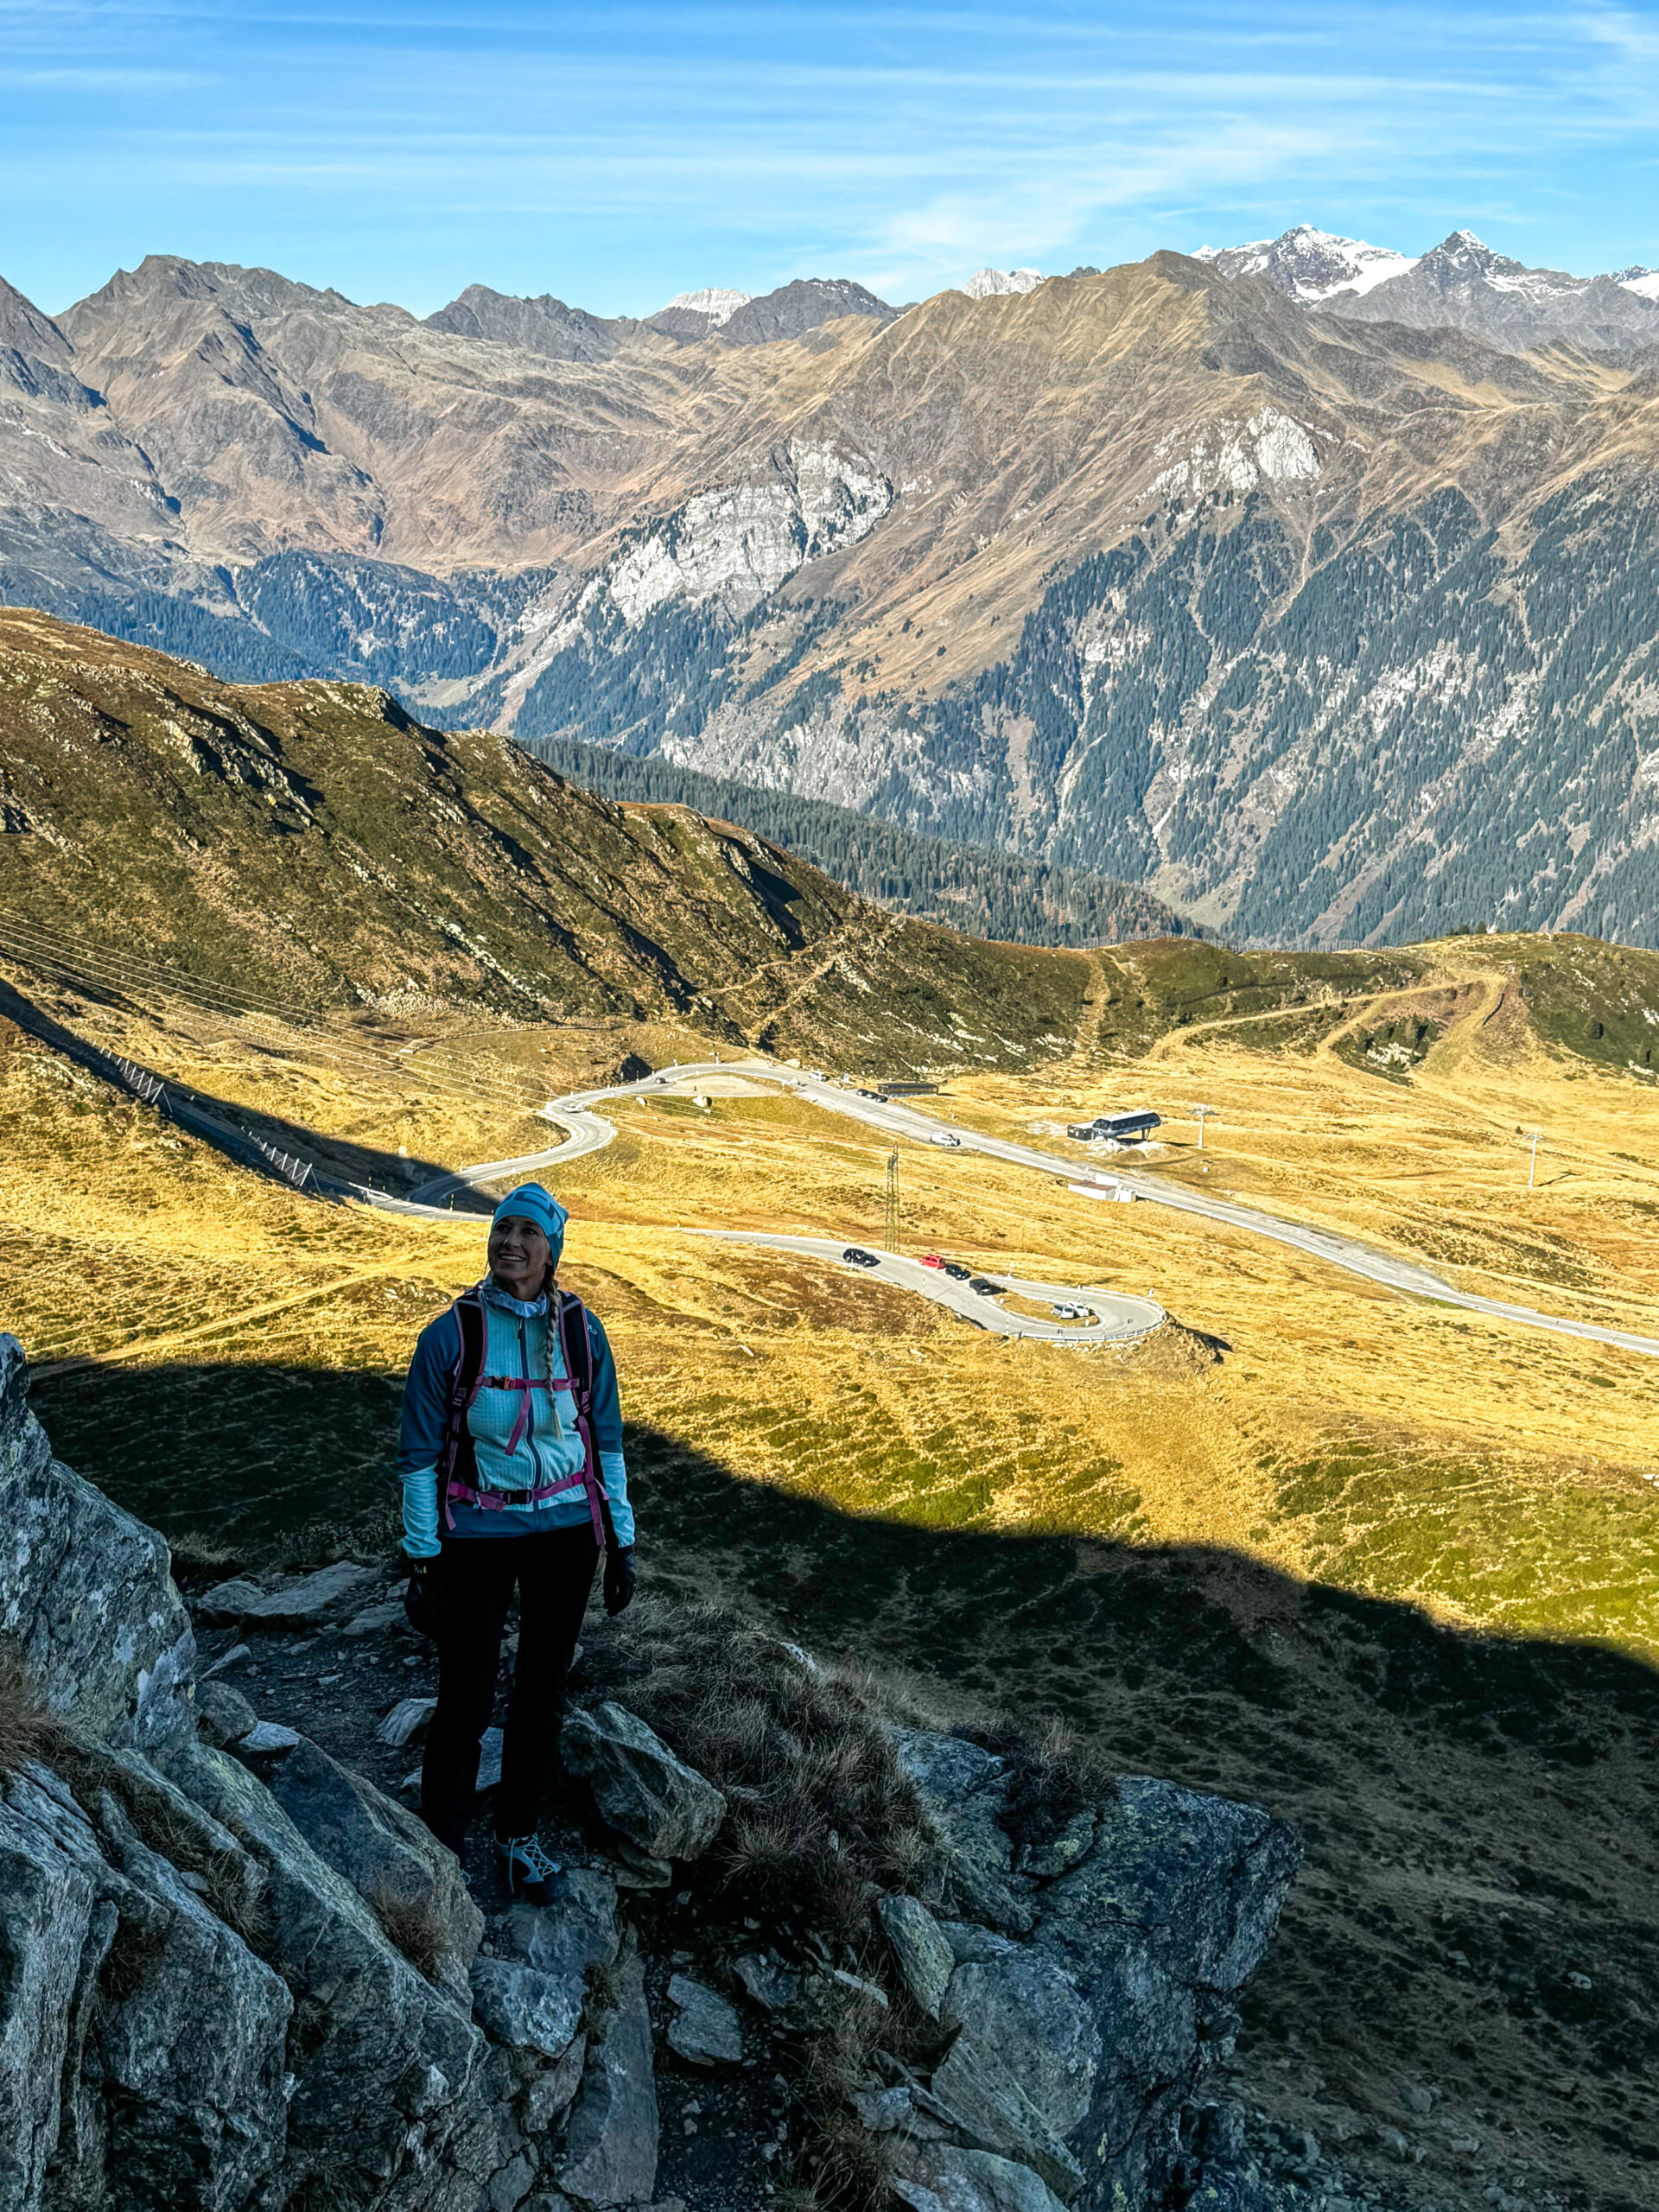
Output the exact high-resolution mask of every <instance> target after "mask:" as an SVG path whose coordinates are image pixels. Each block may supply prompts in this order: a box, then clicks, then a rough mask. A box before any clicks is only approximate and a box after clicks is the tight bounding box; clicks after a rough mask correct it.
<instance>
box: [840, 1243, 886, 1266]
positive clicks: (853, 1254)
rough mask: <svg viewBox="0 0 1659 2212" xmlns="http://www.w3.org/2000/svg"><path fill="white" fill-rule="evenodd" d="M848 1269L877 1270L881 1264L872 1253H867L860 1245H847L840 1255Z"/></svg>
mask: <svg viewBox="0 0 1659 2212" xmlns="http://www.w3.org/2000/svg"><path fill="white" fill-rule="evenodd" d="M841 1256H842V1259H843V1260H845V1261H846V1262H847V1264H848V1266H849V1268H879V1267H880V1264H881V1262H880V1260H878V1259H877V1258H876V1256H875V1255H874V1252H867V1251H866V1250H865V1249H864V1247H863V1246H862V1245H861V1244H849V1246H848V1247H847V1249H846V1250H845V1251H844V1252H843V1253H842V1255H841Z"/></svg>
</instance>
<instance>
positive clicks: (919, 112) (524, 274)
mask: <svg viewBox="0 0 1659 2212" xmlns="http://www.w3.org/2000/svg"><path fill="white" fill-rule="evenodd" d="M1656 162H1659V0H1655V4H1654V5H1652V6H1644V7H1629V6H1627V7H1614V6H1603V5H1576V4H1573V0H1567V4H1564V5H1560V6H1555V7H1552V8H1550V9H1548V10H1541V11H1540V12H1538V13H1536V14H1528V13H1526V12H1524V10H1516V9H1515V8H1511V7H1497V6H1491V5H1478V6H1467V5H1464V6H1460V5H1456V4H1453V5H1449V6H1437V7H1427V8H1426V7H1419V6H1414V5H1399V6H1389V5H1371V4H1368V0H1358V3H1357V4H1353V0H1351V3H1350V4H1345V5H1344V4H1338V5H1324V6H1317V7H1316V6H1311V5H1301V4H1291V5H1286V4H1280V3H1279V0H1252V4H1227V5H1214V4H1211V5H1203V4H1192V0H1120V3H1119V4H1113V5H1108V4H1103V0H1071V4H1063V3H1062V0H1034V4H1031V5H1027V6H1025V7H1021V8H1020V9H1018V10H1015V9H1010V8H999V7H995V6H982V7H971V6H944V5H935V4H931V0H916V3H915V4H911V5H899V6H889V7H884V8H880V9H874V8H868V7H858V6H830V5H819V4H811V3H810V0H806V3H805V4H796V5H786V6H778V5H770V6H760V5H746V4H741V3H740V4H726V5H720V6H708V7H702V6H696V5H690V4H683V3H682V4H678V5H673V6H653V5H643V6H635V5H629V4H626V0H624V4H620V5H608V6H602V7H601V6H556V5H548V4H532V0H173V4H170V5H147V4H140V0H0V274H3V275H4V276H6V277H9V278H10V281H11V282H12V283H15V284H16V285H17V286H18V287H19V288H20V289H22V290H23V291H25V292H27V293H28V294H29V296H31V297H32V298H34V299H35V300H37V301H38V302H39V303H40V304H41V306H42V307H45V308H48V310H57V309H60V308H63V307H65V306H67V304H68V303H69V302H71V301H72V300H74V299H76V298H78V297H79V296H81V295H82V294H84V293H85V292H86V291H89V290H91V289H93V288H94V287H95V286H97V285H98V284H99V283H103V281H104V280H105V278H106V277H108V276H109V275H110V273H111V271H112V270H114V269H116V268H117V267H131V266H132V265H133V264H135V263H136V262H137V261H138V260H139V259H140V258H141V257H143V255H144V254H145V253H147V252H173V253H182V254H188V255H189V256H191V257H194V258H196V259H199V260H219V261H238V262H246V263H260V264H266V265H269V266H270V267H274V268H277V269H280V270H283V271H284V272H285V273H286V274H288V275H289V276H293V277H301V278H302V279H304V280H306V281H308V282H309V283H318V284H334V285H335V286H337V287H338V288H339V289H340V290H341V291H344V292H346V293H347V294H348V295H349V296H351V297H353V298H354V299H359V300H376V299H391V300H397V301H399V302H402V303H403V304H404V305H405V306H407V307H410V308H414V309H415V310H416V312H418V313H423V314H424V313H426V312H428V311H429V310H430V309H431V308H435V307H436V306H439V305H441V304H442V302H443V301H445V300H446V299H448V298H450V297H451V296H453V295H454V293H455V292H456V291H458V290H459V289H461V286H462V285H464V284H467V283H487V284H492V285H494V286H495V287H497V288H498V289H500V290H502V291H509V292H542V291H552V292H556V293H557V294H559V295H560V296H563V298H565V299H567V300H570V301H573V302H577V303H579V304H581V305H583V306H586V307H589V308H594V309H595V310H597V311H600V312H601V313H610V314H615V313H623V312H628V313H639V314H645V313H649V312H650V311H651V310H652V308H656V307H658V306H659V305H660V304H661V303H662V302H663V301H664V299H666V298H667V297H668V296H670V295H671V294H672V293H674V292H677V291H680V290H683V289H688V288H690V287H692V286H696V285H700V284H733V285H736V286H739V287H741V289H744V290H746V291H761V290H765V289H768V288H769V287H770V286H772V285H773V284H776V283H781V282H783V281H784V280H785V279H786V278H788V277H791V276H830V275H833V276H850V277H856V278H858V279H860V280H861V282H863V283H867V284H869V285H870V286H871V287H872V288H873V289H875V290H877V291H879V292H880V293H882V294H883V295H884V296H887V298H890V299H893V300H903V299H907V298H915V297H919V296H924V295H925V294H926V293H928V292H930V291H934V290H937V289H938V288H939V287H940V286H941V285H944V284H948V283H959V282H960V281H961V280H962V279H963V277H967V276H969V274H970V273H971V272H972V271H973V270H975V269H976V268H978V267H980V266H982V264H985V263H987V262H993V263H995V264H1000V265H1001V266H1004V267H1007V266H1011V265H1014V264H1030V265H1033V266H1035V267H1037V268H1039V269H1043V270H1056V269H1059V270H1065V269H1070V268H1072V267H1074V266H1076V265H1077V264H1078V263H1083V262H1087V263H1093V264H1096V265H1099V266H1102V267H1104V266H1107V265H1109V264H1111V263H1114V262H1118V261H1124V260H1131V259H1135V258H1138V257H1140V256H1141V255H1143V254H1145V253H1147V252H1150V251H1153V250H1154V248H1156V247H1158V246H1160V245H1169V246H1177V247H1181V248H1185V249H1187V250H1189V251H1190V250H1191V249H1192V248H1193V247H1195V246H1198V245H1202V244H1205V243H1211V244H1231V243H1236V241H1238V240H1240V239H1243V238H1255V237H1262V236H1266V235H1271V234H1273V233H1274V232H1278V231H1280V230H1282V229H1283V228H1285V227H1286V226H1287V225H1288V224H1290V223H1292V222H1295V221H1300V220H1307V221H1312V222H1315V223H1319V224H1320V225H1322V226H1325V228H1327V229H1331V230H1338V231H1345V232H1350V233H1351V234H1354V235H1357V236H1360V237H1364V238H1370V239H1371V240H1373V241H1374V242H1376V243H1378V244H1383V245H1398V246H1401V247H1402V248H1403V249H1405V250H1407V251H1413V250H1421V248H1422V247H1423V246H1425V245H1431V244H1433V242H1434V241H1435V240H1436V239H1438V238H1441V237H1443V236H1444V235H1445V233H1446V232H1447V231H1448V230H1451V229H1453V228H1457V227H1459V226H1468V227H1470V228H1471V229H1473V230H1476V231H1478V232H1479V233H1480V234H1481V235H1482V236H1483V237H1484V238H1486V239H1487V240H1488V241H1489V242H1490V243H1491V244H1492V245H1497V246H1498V247H1499V248H1501V249H1502V250H1503V251H1506V252H1510V253H1513V254H1516V256H1518V257H1520V258H1522V259H1523V260H1526V261H1529V262H1543V263H1548V264H1554V265H1556V266H1560V267H1566V268H1571V269H1576V270H1581V271H1584V272H1586V273H1588V272H1589V271H1592V270H1599V269H1609V268H1618V267H1621V266H1623V265H1624V264H1627V263H1629V262H1632V261H1640V262H1646V263H1649V264H1659V194H1656V183H1659V168H1656Z"/></svg>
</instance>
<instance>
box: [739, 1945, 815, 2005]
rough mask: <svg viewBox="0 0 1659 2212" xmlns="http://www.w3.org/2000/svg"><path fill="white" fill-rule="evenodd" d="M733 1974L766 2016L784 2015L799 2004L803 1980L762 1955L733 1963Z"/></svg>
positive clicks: (746, 1955) (750, 1955) (753, 1954)
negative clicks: (772, 2014) (768, 2014)
mask: <svg viewBox="0 0 1659 2212" xmlns="http://www.w3.org/2000/svg"><path fill="white" fill-rule="evenodd" d="M732 1971H733V1973H734V1974H735V1975H736V1976H737V1978H738V1980H739V1981H740V1982H741V1983H742V1985H743V1989H744V1993H745V1994H746V1995H747V1997H748V1998H749V1999H751V2001H752V2002H753V2003H754V2004H756V2005H759V2006H760V2010H761V2011H762V2012H785V2011H787V2009H788V2008H789V2006H791V2005H794V2004H796V2003H798V2001H799V1999H800V1994H801V1977H800V1975H799V1974H791V1972H790V1970H789V1968H788V1967H784V1966H779V1964H778V1962H777V1961H776V1960H774V1959H769V1958H767V1957H766V1956H765V1955H764V1954H763V1953H761V1952H760V1951H746V1952H745V1953H744V1954H743V1955H742V1956H741V1958H738V1959H734V1960H733V1961H732Z"/></svg>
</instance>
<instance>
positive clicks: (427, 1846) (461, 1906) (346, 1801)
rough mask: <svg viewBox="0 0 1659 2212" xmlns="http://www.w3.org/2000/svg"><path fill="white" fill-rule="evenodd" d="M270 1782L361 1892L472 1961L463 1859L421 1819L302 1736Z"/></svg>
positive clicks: (298, 1823)
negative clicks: (415, 1918)
mask: <svg viewBox="0 0 1659 2212" xmlns="http://www.w3.org/2000/svg"><path fill="white" fill-rule="evenodd" d="M270 1792H271V1795H272V1796H274V1797H275V1798H276V1800H277V1803H278V1804H279V1805H280V1806H281V1807H282V1808H283V1811H284V1812H285V1813H286V1814H287V1815H288V1817H289V1820H290V1821H293V1823H294V1825H295V1827H296V1828H297V1829H298V1830H299V1832H300V1834H302V1836H303V1837H304V1838H305V1840H306V1841H307V1842H308V1844H309V1845H310V1846H311V1848H312V1849H313V1850H314V1851H315V1853H317V1855H318V1856H319V1857H320V1858H321V1859H326V1860H327V1863H328V1864H329V1866H332V1867H333V1868H334V1872H336V1873H338V1874H343V1875H344V1876H345V1878H346V1880H347V1881H348V1882H349V1883H350V1884H351V1885H352V1887H353V1889H354V1890H355V1891H357V1893H358V1895H359V1897H363V1898H365V1900H366V1901H367V1902H368V1904H370V1905H371V1906H372V1907H374V1908H375V1909H376V1910H381V1909H382V1908H384V1907H385V1906H388V1905H395V1906H402V1907H405V1908H409V1907H413V1908H415V1909H416V1910H418V1912H419V1913H420V1914H421V1915H422V1916H423V1918H424V1920H425V1921H426V1923H427V1924H428V1926H429V1929H430V1930H431V1933H432V1936H433V1938H434V1940H435V1945H436V1946H437V1947H439V1948H442V1950H444V1951H446V1952H448V1954H449V1955H451V1956H452V1957H454V1958H456V1959H458V1960H460V1961H461V1966H462V1967H467V1965H469V1964H470V1963H471V1961H472V1957H473V1954H474V1951H476V1950H477V1948H478V1945H479V1939H480V1936H482V1935H483V1933H484V1916H483V1914H482V1913H481V1912H480V1910H479V1909H478V1907H477V1906H476V1905H475V1904H474V1903H473V1900H472V1897H471V1895H470V1893H469V1892H468V1891H467V1884H466V1880H465V1878H464V1877H463V1875H462V1873H461V1862H460V1860H459V1859H457V1858H456V1857H455V1854H454V1852H453V1851H450V1850H449V1849H448V1848H447V1847H446V1846H444V1845H443V1844H442V1843H440V1842H439V1841H438V1840H437V1838H436V1837H435V1835H434V1834H432V1831H431V1830H430V1829H429V1827H427V1825H426V1823H425V1822H424V1821H420V1820H417V1819H416V1817H415V1815H413V1814H412V1813H410V1811H408V1810H407V1809H406V1808H404V1806H402V1805H399V1804H397V1802H395V1801H394V1800H393V1799H391V1798H390V1797H388V1796H385V1795H384V1794H383V1793H382V1792H381V1791H380V1790H378V1789H376V1788H375V1786H374V1784H373V1783H372V1782H370V1781H368V1780H366V1779H365V1777H364V1776H362V1775H360V1774H353V1772H352V1771H351V1770H350V1769H349V1768H346V1767H343V1766H341V1765H340V1764H339V1763H338V1761H336V1760H334V1759H331V1758H329V1756H328V1754H327V1751H321V1750H320V1749H319V1747H318V1746H317V1745H315V1744H314V1743H312V1742H311V1741H310V1740H309V1739H308V1738H307V1737H304V1736H301V1737H298V1738H296V1747H295V1749H294V1750H293V1751H290V1752H289V1755H288V1757H287V1758H285V1759H283V1761H282V1763H281V1764H280V1765H279V1766H278V1767H277V1770H276V1771H275V1772H274V1773H273V1775H272V1776H271V1778H270ZM566 2040H567V2041H568V2040H569V2038H568V2037H567V2038H566ZM560 2048H561V2049H563V2045H561V2046H560Z"/></svg>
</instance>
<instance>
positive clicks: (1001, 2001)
mask: <svg viewBox="0 0 1659 2212" xmlns="http://www.w3.org/2000/svg"><path fill="white" fill-rule="evenodd" d="M939 2018H940V2021H941V2023H942V2024H943V2025H944V2026H945V2027H947V2028H954V2029H957V2030H958V2031H961V2035H962V2037H963V2038H965V2039H966V2040H967V2042H968V2043H969V2045H970V2046H971V2047H972V2048H973V2049H974V2050H976V2052H977V2053H978V2054H979V2056H980V2060H981V2063H982V2066H983V2067H984V2069H986V2070H987V2071H988V2072H992V2073H1000V2074H1001V2075H1006V2076H1007V2079H1008V2080H1010V2081H1011V2082H1013V2083H1014V2085H1015V2086H1016V2087H1017V2088H1019V2089H1020V2091H1021V2092H1022V2093H1023V2094H1024V2096H1025V2097H1026V2098H1027V2101H1029V2103H1030V2104H1031V2105H1032V2106H1033V2107H1034V2109H1035V2110H1036V2112H1037V2113H1038V2114H1039V2117H1040V2119H1041V2120H1042V2123H1043V2125H1044V2126H1045V2127H1046V2128H1047V2129H1048V2130H1049V2132H1050V2133H1052V2134H1054V2135H1057V2136H1063V2135H1069V2134H1070V2133H1071V2130H1072V2129H1073V2128H1075V2127H1077V2126H1079V2125H1080V2124H1081V2122H1082V2121H1083V2120H1084V2116H1085V2115H1086V2114H1087V2113H1088V2112H1089V2110H1090V2105H1091V2102H1092V2101H1093V2096H1094V2088H1095V2079H1096V2074H1097V2073H1098V2071H1099V2068H1100V2063H1101V2056H1102V2048H1103V2036H1102V2030H1103V2022H1102V2021H1101V2020H1100V2019H1099V2018H1098V2017H1097V2016H1096V2013H1095V2012H1094V2011H1093V2010H1092V2008H1091V2007H1090V2005H1087V2004H1086V2003H1085V2002H1084V1999H1083V1998H1082V1997H1081V1996H1080V1995H1079V1993H1078V1992H1077V1987H1076V1986H1075V1984H1074V1983H1073V1982H1072V1980H1071V1977H1070V1976H1069V1975H1068V1974H1066V1973H1065V1971H1064V1969H1063V1968H1062V1967H1060V1966H1058V1964H1057V1963H1056V1962H1055V1961H1052V1959H1049V1958H1046V1957H1045V1956H1044V1955H1043V1954H1042V1953H1041V1952H1039V1951H1036V1950H1033V1948H1031V1947H1030V1946H1029V1945H1022V1946H1021V1947H1020V1949H1019V1950H1018V1951H1017V1952H1016V1953H1015V1954H1014V1955H1013V1956H1011V1957H1008V1958H1002V1959H995V1960H993V1961H991V1962H990V1963H989V1964H988V1965H986V1966H965V1967H957V1969H956V1972H955V1973H954V1974H952V1975H951V1977H950V1987H949V1989H948V1990H947V1991H946V1993H945V1998H944V2004H943V2005H941V2007H940V2008H939ZM952 2055H953V2056H954V2055H955V2054H954V2052H953V2054H952ZM939 2094H941V2096H943V2095H944V2091H942V2090H941V2091H940V2092H939Z"/></svg>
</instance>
